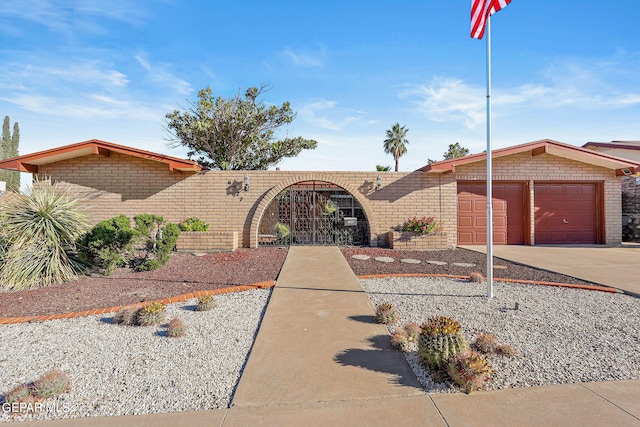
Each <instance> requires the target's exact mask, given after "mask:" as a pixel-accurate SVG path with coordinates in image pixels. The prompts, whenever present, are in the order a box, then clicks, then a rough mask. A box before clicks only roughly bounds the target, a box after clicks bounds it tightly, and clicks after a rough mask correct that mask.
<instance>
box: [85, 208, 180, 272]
mask: <svg viewBox="0 0 640 427" xmlns="http://www.w3.org/2000/svg"><path fill="white" fill-rule="evenodd" d="M133 221H134V223H135V228H134V227H132V226H131V220H130V219H129V218H128V217H126V216H124V215H118V216H116V217H114V218H110V219H108V220H105V221H101V222H99V223H98V224H96V225H95V226H94V227H93V228H92V229H91V230H90V231H89V232H88V233H86V234H85V235H84V236H82V238H80V239H79V240H78V247H79V252H80V256H81V259H82V260H84V261H85V262H87V263H89V264H91V265H93V266H94V267H95V268H97V269H98V270H100V271H102V272H103V273H104V274H106V275H109V274H111V273H113V271H114V270H115V269H116V267H123V266H128V265H131V266H134V267H135V269H136V270H137V271H150V270H155V269H157V268H159V267H161V266H163V265H164V264H166V263H167V261H169V258H170V256H171V252H172V251H173V249H174V248H175V246H176V243H177V241H178V236H179V235H180V229H179V228H178V226H177V225H175V224H171V223H169V224H166V225H164V226H162V225H163V224H164V218H163V217H161V216H158V215H152V214H146V213H143V214H139V215H136V216H135V217H134V218H133Z"/></svg>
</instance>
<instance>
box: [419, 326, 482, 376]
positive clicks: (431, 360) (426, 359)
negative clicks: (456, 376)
mask: <svg viewBox="0 0 640 427" xmlns="http://www.w3.org/2000/svg"><path fill="white" fill-rule="evenodd" d="M468 349H469V344H467V340H466V339H465V337H464V335H462V333H461V332H460V324H459V323H458V322H456V321H455V320H453V319H450V318H448V317H445V316H437V317H432V318H430V319H428V320H427V321H426V322H425V323H423V324H422V326H421V332H420V338H419V339H418V353H419V354H420V358H421V359H422V362H423V363H424V364H425V365H426V366H428V367H429V368H432V369H435V370H441V369H443V368H444V367H445V364H446V362H447V360H448V359H449V358H450V357H451V356H453V355H454V354H457V353H460V352H463V351H465V350H468Z"/></svg>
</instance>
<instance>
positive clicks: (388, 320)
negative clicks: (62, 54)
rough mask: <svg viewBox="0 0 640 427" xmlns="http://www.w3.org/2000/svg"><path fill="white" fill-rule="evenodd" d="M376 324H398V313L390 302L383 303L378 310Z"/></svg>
mask: <svg viewBox="0 0 640 427" xmlns="http://www.w3.org/2000/svg"><path fill="white" fill-rule="evenodd" d="M376 322H378V323H382V324H385V325H395V324H396V323H398V312H397V311H396V309H395V307H394V306H393V305H391V304H390V303H388V302H383V303H382V304H380V305H379V306H378V308H376Z"/></svg>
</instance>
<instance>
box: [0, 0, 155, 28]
mask: <svg viewBox="0 0 640 427" xmlns="http://www.w3.org/2000/svg"><path fill="white" fill-rule="evenodd" d="M142 5H143V3H141V2H132V1H130V0H110V1H108V2H105V1H103V0H70V1H66V2H65V3H64V4H61V2H60V1H55V0H20V1H13V2H3V4H2V7H1V8H0V31H7V32H10V33H12V34H19V33H20V32H21V31H22V29H21V26H20V25H19V22H20V21H29V22H33V23H36V24H39V25H42V26H44V27H46V28H48V29H49V30H50V31H52V32H54V33H58V34H64V35H66V36H71V35H73V34H76V33H94V34H95V33H104V32H106V31H107V27H106V26H105V25H104V21H105V19H109V20H115V21H121V22H125V23H127V24H130V25H140V24H141V23H142V22H144V20H145V19H146V18H147V16H148V13H147V12H146V10H145V9H144V8H143V6H142ZM16 21H17V22H16Z"/></svg>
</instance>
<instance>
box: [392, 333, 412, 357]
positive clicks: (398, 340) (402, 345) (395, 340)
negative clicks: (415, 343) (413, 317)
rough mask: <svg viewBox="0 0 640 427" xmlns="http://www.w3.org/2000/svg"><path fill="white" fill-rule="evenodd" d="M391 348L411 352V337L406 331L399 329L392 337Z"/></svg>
mask: <svg viewBox="0 0 640 427" xmlns="http://www.w3.org/2000/svg"><path fill="white" fill-rule="evenodd" d="M391 346H392V347H393V348H395V349H396V350H400V351H402V352H407V351H409V336H408V335H407V333H406V331H405V330H404V329H400V328H398V329H397V330H396V332H394V333H393V335H391Z"/></svg>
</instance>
